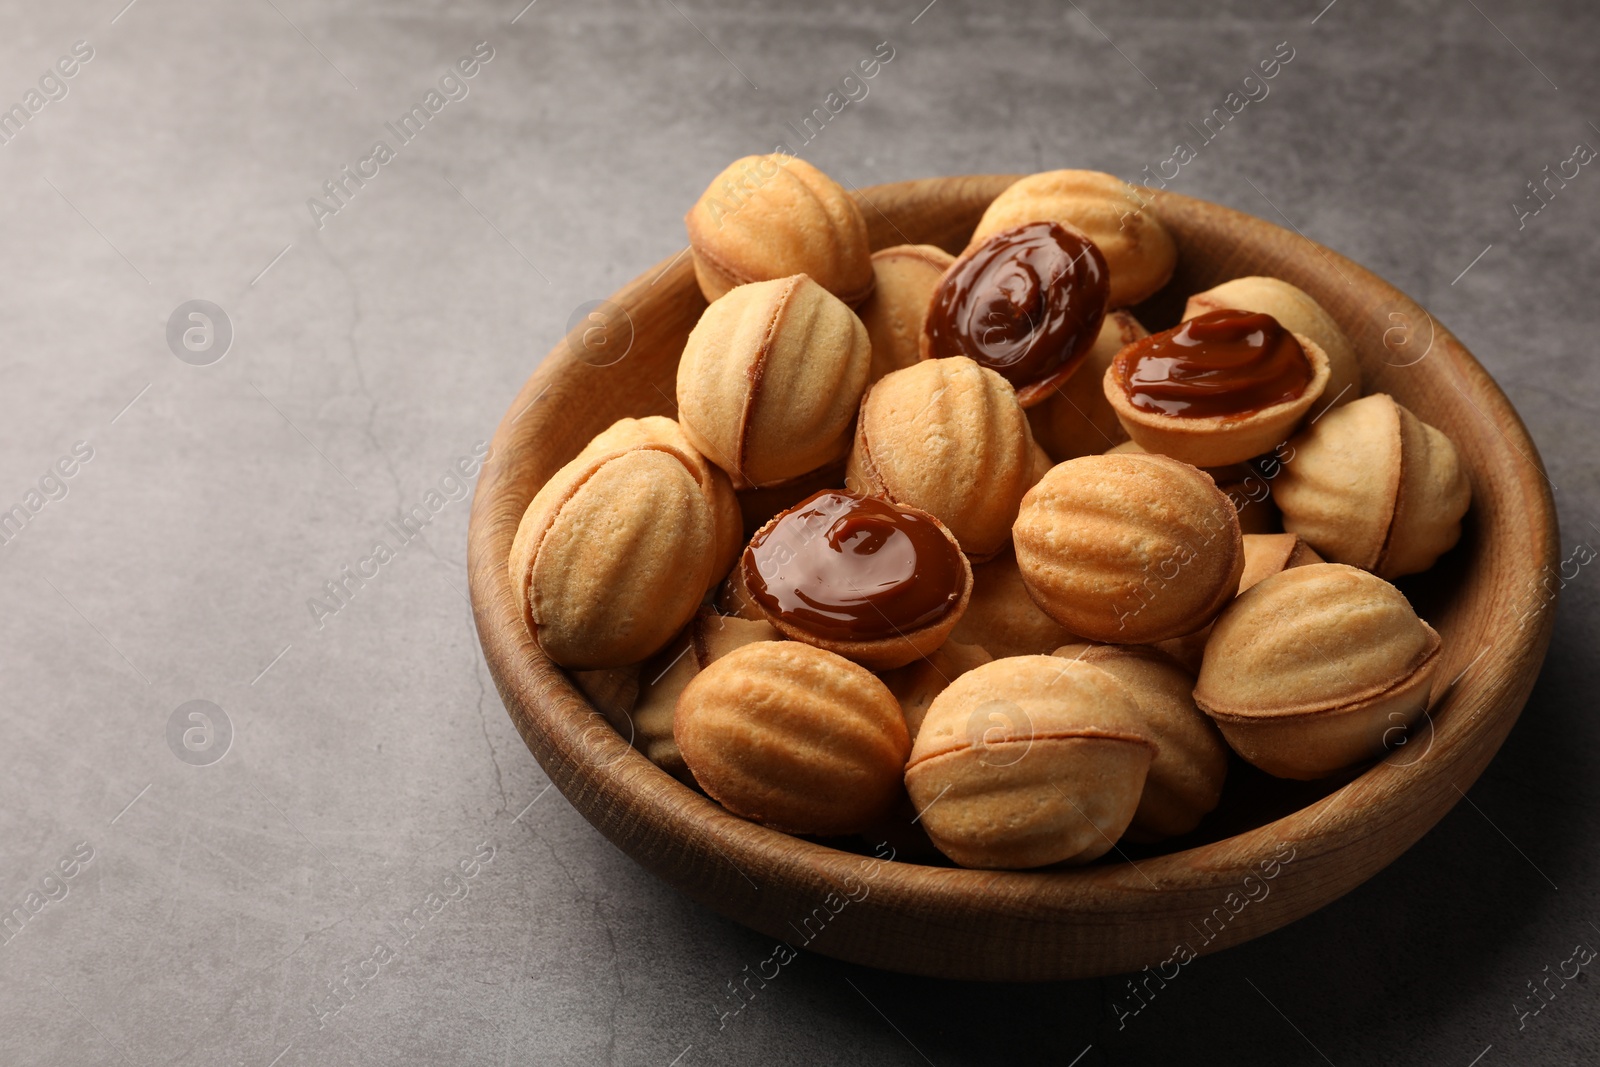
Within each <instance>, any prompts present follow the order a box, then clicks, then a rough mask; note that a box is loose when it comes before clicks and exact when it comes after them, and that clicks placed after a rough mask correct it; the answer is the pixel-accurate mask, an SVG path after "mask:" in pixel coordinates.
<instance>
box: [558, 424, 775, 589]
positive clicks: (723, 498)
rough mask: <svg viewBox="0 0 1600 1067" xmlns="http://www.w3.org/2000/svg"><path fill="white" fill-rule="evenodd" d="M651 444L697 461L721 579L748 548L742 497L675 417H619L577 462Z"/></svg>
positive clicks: (717, 574) (717, 577)
mask: <svg viewBox="0 0 1600 1067" xmlns="http://www.w3.org/2000/svg"><path fill="white" fill-rule="evenodd" d="M649 444H658V445H667V446H669V447H671V448H675V449H677V450H678V452H680V453H681V454H682V455H684V456H685V457H687V458H688V459H690V460H692V461H693V462H694V464H695V467H696V470H697V471H698V472H699V477H700V485H701V488H703V489H704V490H705V493H706V502H707V503H708V504H710V505H711V515H712V517H713V519H714V520H715V521H716V526H717V548H716V563H715V565H714V566H713V567H712V568H711V571H712V574H713V575H714V580H718V581H720V580H721V578H722V576H723V575H725V574H727V573H728V572H729V571H730V570H732V569H733V565H734V563H735V562H737V561H738V559H739V552H740V551H741V550H742V549H743V548H744V542H745V533H744V518H743V516H742V515H741V514H740V511H739V499H738V496H737V494H735V493H734V491H733V484H732V483H731V482H729V481H728V476H727V475H726V474H724V473H723V472H722V469H721V468H720V467H718V466H716V465H715V464H713V463H711V462H709V461H708V460H707V459H706V458H705V457H704V456H702V455H701V454H700V453H699V451H698V450H696V448H695V447H694V445H693V444H691V443H690V441H689V437H688V435H687V434H685V433H684V432H683V427H681V426H679V425H678V423H677V422H676V421H675V420H673V419H669V418H667V417H665V416H664V415H647V416H645V417H644V418H642V419H618V420H617V421H616V422H614V423H612V424H611V426H610V427H608V428H607V429H605V430H602V431H601V432H600V433H599V434H597V435H596V436H595V438H594V439H593V440H591V441H590V442H589V443H588V444H587V445H585V446H584V448H583V451H582V452H579V453H578V457H577V460H574V462H578V461H579V460H581V461H593V460H595V459H597V458H598V457H600V456H603V455H606V454H607V453H611V452H624V451H627V450H628V449H630V448H638V447H640V446H641V445H649Z"/></svg>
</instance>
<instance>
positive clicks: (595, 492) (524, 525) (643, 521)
mask: <svg viewBox="0 0 1600 1067" xmlns="http://www.w3.org/2000/svg"><path fill="white" fill-rule="evenodd" d="M716 542H717V529H716V520H715V518H714V516H713V515H712V512H711V506H710V504H708V503H707V501H706V492H705V488H704V487H703V486H702V484H701V482H700V481H699V478H698V467H697V466H696V463H695V461H694V460H692V459H690V458H688V457H687V456H685V455H683V454H682V453H680V452H678V451H676V450H675V449H672V448H669V447H667V446H665V445H645V446H641V447H637V448H632V449H629V450H628V451H626V452H622V453H619V454H613V455H610V456H605V457H601V458H600V459H599V460H598V461H596V462H589V461H579V460H574V461H573V462H572V463H569V464H568V465H567V466H566V467H563V468H562V469H561V470H559V471H557V472H556V474H555V475H554V476H553V477H552V478H551V479H550V481H548V482H547V483H545V485H544V488H542V489H540V490H539V492H538V493H536V494H535V495H534V498H533V500H532V502H530V503H529V504H528V509H527V511H525V512H524V513H523V516H522V522H521V523H520V524H519V525H518V527H517V534H516V537H515V539H514V540H513V541H512V544H511V554H510V558H509V559H508V561H507V570H508V574H509V576H510V579H511V587H512V590H513V595H514V596H515V597H516V600H517V607H518V610H519V611H520V612H521V613H522V616H523V619H524V620H525V621H526V622H527V623H528V626H529V629H530V631H531V632H532V634H533V636H534V638H535V640H537V641H538V643H539V647H540V648H541V649H543V650H544V653H545V655H547V656H549V657H550V659H551V660H552V661H554V662H556V663H559V664H561V665H562V666H563V667H571V668H575V669H583V670H596V669H600V668H604V667H617V666H621V665H623V664H626V663H636V662H638V661H639V660H642V659H644V658H646V657H648V656H650V655H652V654H654V653H655V652H656V651H657V650H659V649H660V648H661V647H662V646H663V645H665V644H666V643H667V642H668V641H670V640H671V639H672V636H673V634H675V633H677V632H678V631H679V630H681V629H682V628H683V625H684V624H685V623H686V622H688V621H689V619H690V618H691V617H693V615H694V613H695V609H696V608H698V607H699V605H700V599H701V597H702V596H703V595H704V593H705V590H706V588H707V587H708V585H709V583H710V582H711V580H712V567H713V566H715V562H716V555H715V550H716Z"/></svg>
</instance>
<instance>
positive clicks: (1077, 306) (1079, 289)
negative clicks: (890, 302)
mask: <svg viewBox="0 0 1600 1067" xmlns="http://www.w3.org/2000/svg"><path fill="white" fill-rule="evenodd" d="M1110 293H1111V272H1110V271H1109V270H1108V269H1107V268H1106V260H1105V256H1103V255H1101V253H1100V249H1099V248H1097V247H1096V246H1095V244H1094V242H1093V241H1091V240H1089V239H1088V238H1087V237H1085V236H1084V235H1083V234H1082V233H1079V232H1078V231H1077V230H1069V229H1067V228H1065V227H1063V226H1060V225H1058V224H1056V223H1054V222H1030V223H1027V224H1026V225H1022V226H1017V227H1014V228H1012V229H1009V230H1002V231H1001V232H1000V233H997V234H995V235H994V236H992V237H990V238H989V239H988V240H987V241H985V242H983V244H981V245H979V246H978V247H977V248H975V249H973V250H972V251H971V252H970V253H968V254H967V255H964V256H962V257H961V258H960V259H959V260H957V261H956V262H955V263H954V264H953V265H952V266H951V267H950V269H949V270H948V271H946V272H945V275H944V277H943V278H942V279H940V281H939V287H938V289H936V290H935V291H934V294H933V301H932V302H931V303H930V304H929V306H928V318H927V323H926V325H925V326H924V329H925V330H926V332H927V335H928V350H929V352H930V354H931V355H932V356H933V357H934V358H935V359H939V358H944V357H947V356H967V357H969V358H971V359H972V360H974V361H976V362H977V363H978V364H979V365H980V366H984V367H988V368H989V369H990V370H992V371H995V372H996V373H998V374H999V375H1000V376H1001V377H1003V378H1005V379H1006V381H1008V382H1010V383H1011V384H1012V385H1013V386H1017V387H1019V388H1020V387H1021V386H1024V385H1029V384H1031V383H1033V382H1037V381H1042V380H1043V379H1045V378H1048V377H1050V376H1052V375H1054V374H1056V373H1058V372H1062V371H1065V370H1067V369H1069V368H1070V367H1071V366H1072V365H1073V364H1075V363H1076V362H1077V361H1078V360H1079V359H1081V358H1082V357H1083V355H1084V354H1085V353H1086V352H1088V351H1089V348H1090V346H1092V345H1093V344H1094V340H1095V337H1096V336H1098V335H1099V333H1100V323H1101V321H1102V320H1103V319H1104V318H1105V312H1106V300H1107V298H1108V297H1109V296H1110Z"/></svg>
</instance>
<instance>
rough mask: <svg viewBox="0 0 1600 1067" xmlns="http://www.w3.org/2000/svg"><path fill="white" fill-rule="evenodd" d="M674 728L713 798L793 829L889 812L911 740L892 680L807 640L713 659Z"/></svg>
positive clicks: (854, 823) (809, 830) (815, 830)
mask: <svg viewBox="0 0 1600 1067" xmlns="http://www.w3.org/2000/svg"><path fill="white" fill-rule="evenodd" d="M673 733H674V736H675V737H676V738H677V741H678V747H679V749H680V750H681V752H682V753H683V759H684V762H685V763H686V764H687V765H688V768H689V771H690V773H692V774H693V775H694V778H695V781H697V782H699V783H700V786H701V788H703V789H704V790H705V791H706V792H707V793H708V794H710V796H711V797H712V799H714V800H716V801H717V802H718V803H719V804H721V805H722V806H723V807H725V808H727V809H728V810H729V811H731V812H733V813H734V814H735V815H742V816H744V817H745V818H747V819H751V820H753V821H755V822H759V823H762V824H763V825H766V826H770V827H772V828H773V829H776V830H783V831H785V832H787V833H792V834H820V835H833V834H848V833H854V832H856V831H858V830H862V829H865V828H866V827H867V826H870V825H871V824H872V823H873V821H874V820H876V819H880V818H882V817H883V816H884V814H885V813H887V812H888V811H889V809H890V808H891V807H892V805H893V804H894V803H895V801H896V799H897V798H898V797H899V796H900V781H901V773H902V771H903V770H904V767H905V761H906V756H907V754H908V753H909V751H910V748H911V740H910V738H909V736H908V735H907V734H906V724H905V720H904V718H903V717H902V715H901V712H900V704H899V702H897V701H896V700H895V698H894V694H892V693H890V692H889V690H888V688H887V687H886V686H885V685H884V684H883V683H882V682H881V681H879V680H878V679H877V678H875V677H873V675H872V674H871V673H870V672H869V671H867V670H866V669H865V668H863V667H859V666H857V665H856V664H854V663H851V662H850V661H849V660H847V659H844V658H843V657H840V656H836V655H834V654H833V653H831V652H827V651H824V650H823V649H820V648H814V647H812V646H810V645H805V644H801V643H800V642H797V641H758V642H756V643H754V644H749V645H745V646H744V647H742V648H738V649H735V650H734V651H732V652H730V653H728V654H727V655H725V656H723V657H722V658H721V659H718V660H715V661H714V662H712V663H711V664H710V665H709V666H707V667H706V668H705V669H704V670H702V671H701V672H700V673H699V674H698V675H696V676H695V678H694V679H693V680H692V681H691V682H690V683H689V684H688V686H687V687H686V688H685V689H684V690H683V693H682V694H681V695H680V696H679V698H678V704H677V713H676V719H675V722H674V726H673Z"/></svg>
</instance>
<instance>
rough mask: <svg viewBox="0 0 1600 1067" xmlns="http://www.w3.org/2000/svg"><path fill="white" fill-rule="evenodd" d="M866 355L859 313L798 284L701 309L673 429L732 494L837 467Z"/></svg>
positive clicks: (747, 289)
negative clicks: (717, 471)
mask: <svg viewBox="0 0 1600 1067" xmlns="http://www.w3.org/2000/svg"><path fill="white" fill-rule="evenodd" d="M871 359H872V353H871V349H870V346H869V344H868V341H867V328H866V327H865V326H863V325H861V320H860V319H858V318H856V316H855V313H854V312H853V311H851V310H850V309H849V308H847V307H845V306H844V305H843V304H842V303H840V302H839V301H838V299H836V298H835V297H834V296H832V295H831V294H830V293H828V291H827V290H825V289H823V288H822V286H820V285H818V284H817V283H816V282H814V281H812V280H811V279H810V278H808V277H807V276H805V275H804V274H796V275H793V276H791V277H788V278H779V279H777V280H774V281H769V282H756V283H754V284H751V285H745V286H740V287H739V288H738V289H735V290H733V291H731V292H729V293H728V294H727V295H726V296H724V297H722V298H721V299H719V300H717V301H716V302H715V303H713V304H712V305H711V306H710V307H709V308H707V309H706V312H705V314H704V315H702V316H700V321H699V322H698V323H697V324H696V325H695V328H694V330H693V331H692V332H691V333H690V334H689V340H688V343H687V344H685V345H684V348H683V356H682V358H681V359H680V360H679V361H678V421H679V423H680V424H681V425H682V427H683V432H684V433H685V434H687V435H688V437H689V440H690V441H692V442H693V443H694V446H695V448H696V449H698V450H699V451H700V453H701V454H702V455H704V456H705V457H706V458H707V459H709V460H710V461H711V462H713V463H715V464H716V465H717V466H719V467H721V468H722V469H723V470H725V471H727V472H728V475H729V477H731V478H732V479H733V485H734V488H736V489H749V488H752V487H756V486H776V485H780V484H782V483H784V482H786V481H789V480H791V479H795V478H799V477H801V476H802V475H806V474H808V473H810V472H812V471H815V470H816V469H817V468H819V467H824V466H826V465H828V464H829V463H832V462H834V461H836V460H839V459H843V458H844V456H845V454H846V453H848V452H849V451H850V437H851V431H852V429H853V427H852V423H853V422H854V420H855V416H856V409H857V407H858V406H859V404H860V401H861V393H862V390H863V389H865V388H866V385H867V370H868V368H869V366H870V364H871Z"/></svg>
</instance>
